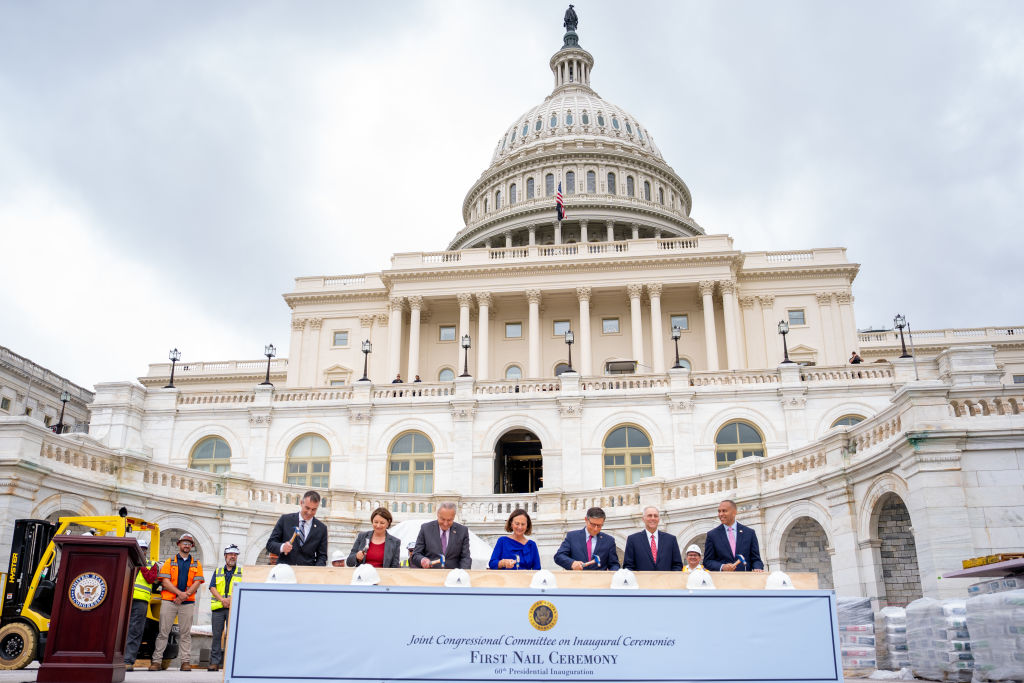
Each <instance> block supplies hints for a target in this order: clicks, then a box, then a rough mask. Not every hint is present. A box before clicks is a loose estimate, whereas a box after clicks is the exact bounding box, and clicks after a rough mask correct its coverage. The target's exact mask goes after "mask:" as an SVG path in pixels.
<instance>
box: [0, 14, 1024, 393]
mask: <svg viewBox="0 0 1024 683" xmlns="http://www.w3.org/2000/svg"><path fill="white" fill-rule="evenodd" d="M565 5H566V3H564V2H522V1H520V2H497V1H495V2H486V3H481V2H470V1H469V0H465V1H451V0H445V1H444V2H441V1H440V0H438V1H437V2H430V3H427V2H393V3H387V4H385V3H342V2H335V1H326V0H325V1H322V2H317V1H307V2H302V3H292V2H268V1H261V0H244V1H242V0H237V1H231V0H226V1H222V2H216V3H209V2H199V1H198V0H194V1H192V0H185V1H182V2H174V3H167V2H150V1H146V0H138V1H134V2H113V1H100V2H89V3H84V2H80V3H67V2H57V1H51V0H0V345H4V346H8V347H9V348H11V349H13V350H14V351H16V352H18V353H21V354H22V355H26V356H28V357H30V358H32V359H34V360H35V361H37V362H38V363H40V364H42V365H45V366H47V367H49V368H50V369H52V370H54V371H56V372H59V373H62V374H64V375H66V376H67V377H69V378H70V379H72V380H74V381H76V382H78V383H80V384H82V385H85V386H87V387H89V386H92V385H93V384H94V383H96V382H103V381H112V380H124V379H130V378H133V377H136V376H139V375H142V374H145V372H146V368H147V364H148V363H151V362H158V361H161V360H164V359H165V358H166V355H167V350H168V349H169V348H170V347H172V346H177V347H178V348H180V349H181V350H182V359H183V360H193V361H194V360H222V359H242V358H258V357H260V354H261V352H262V349H263V345H264V344H265V343H267V342H274V343H276V344H277V345H278V347H279V349H280V353H281V355H287V341H288V336H289V324H288V308H287V306H286V305H285V303H284V301H283V300H282V299H281V294H282V293H284V292H287V291H289V290H290V289H291V287H292V284H293V278H294V277H296V276H300V275H318V274H347V273H362V272H368V271H375V270H381V269H383V268H386V267H388V265H389V262H390V261H389V259H390V255H391V254H392V253H393V252H395V251H431V250H439V249H443V248H444V247H445V246H446V244H447V243H448V241H449V240H450V239H451V237H452V236H453V235H454V234H455V233H456V232H457V231H458V230H459V229H460V228H461V227H462V221H461V206H462V200H463V197H464V194H465V192H466V190H468V189H469V186H470V185H471V184H472V182H473V181H474V180H475V179H476V178H477V176H478V175H479V174H480V172H481V171H483V170H484V168H485V167H486V166H487V164H488V163H489V161H490V157H491V153H492V151H493V148H494V145H495V143H496V142H497V140H498V137H499V136H500V135H501V134H502V133H503V132H504V131H505V130H506V128H507V126H508V125H510V124H511V123H512V122H513V121H514V120H515V119H516V118H517V117H518V116H519V115H520V114H521V113H522V112H523V111H525V110H527V109H529V108H530V107H531V106H533V105H534V104H536V103H538V102H540V101H541V100H542V99H543V98H544V96H546V95H547V94H548V93H549V92H550V89H551V82H552V77H551V74H550V71H549V70H548V66H547V63H548V58H549V57H550V55H551V54H552V53H553V52H554V51H556V50H557V49H558V48H559V47H560V46H561V36H562V32H563V29H562V26H561V19H562V13H563V11H564V9H565ZM576 10H577V12H578V13H579V15H580V26H579V35H580V40H581V44H582V45H583V47H585V48H586V49H587V50H589V51H590V52H591V53H592V54H593V55H594V57H595V60H596V64H595V67H594V71H593V78H592V84H593V86H594V88H595V89H596V90H597V92H598V93H599V94H600V95H601V96H602V97H604V98H605V99H607V100H610V101H611V102H614V103H616V104H618V105H620V106H622V107H624V108H625V109H626V110H627V111H629V112H630V113H632V114H634V115H635V116H636V117H637V118H638V119H639V120H640V121H641V122H642V123H643V124H644V125H645V126H646V127H647V128H649V129H650V131H651V132H652V133H653V135H654V138H655V141H656V142H657V143H658V145H659V147H660V148H661V150H662V153H663V154H664V156H665V158H666V160H667V161H668V162H669V164H671V165H672V166H673V167H674V168H675V170H676V172H677V173H679V175H680V176H681V177H682V178H683V179H684V180H685V181H686V183H687V184H688V185H689V187H690V189H691V191H692V193H693V198H694V206H693V216H694V218H696V220H697V221H699V222H700V223H701V224H702V225H703V226H704V227H705V229H706V230H707V231H708V232H709V233H729V234H731V235H733V236H734V237H735V238H736V244H737V246H738V248H740V249H743V250H761V249H807V248H812V247H826V246H845V247H847V248H848V256H849V258H850V259H851V260H852V261H855V262H857V263H860V264H862V268H861V271H860V276H859V277H858V279H857V281H856V283H855V285H854V294H855V296H856V312H857V323H858V326H859V327H861V328H863V327H868V326H882V325H891V321H892V316H893V314H894V313H896V312H903V313H905V314H906V315H907V316H908V318H909V319H910V321H911V324H912V325H913V326H914V327H915V328H916V329H928V328H937V327H968V326H981V325H1009V324H1014V325H1020V324H1022V323H1024V305H1022V304H1021V289H1022V284H1024V275H1022V272H1024V269H1022V268H1021V265H1020V259H1021V255H1022V253H1024V237H1022V222H1024V220H1022V217H1024V3H1020V2H1017V1H1015V0H1008V1H1006V2H988V1H984V0H970V1H968V0H964V1H963V2H943V1H937V0H922V1H920V2H912V1H909V0H906V1H899V2H892V1H891V0H885V1H874V2H873V1H868V2H857V3H834V2H820V0H807V1H796V0H792V1H774V2H771V3H766V2H753V1H751V2H738V1H730V0H724V1H720V2H711V1H701V2H672V3H664V4H654V3H645V2H633V3H622V2H605V1H601V0H578V1H577V2H576Z"/></svg>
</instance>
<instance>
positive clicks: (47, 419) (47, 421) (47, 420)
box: [43, 415, 53, 427]
mask: <svg viewBox="0 0 1024 683" xmlns="http://www.w3.org/2000/svg"><path fill="white" fill-rule="evenodd" d="M51 422H53V418H52V417H50V416H49V415H45V416H43V424H44V425H46V426H47V427H49V426H50V423H51Z"/></svg>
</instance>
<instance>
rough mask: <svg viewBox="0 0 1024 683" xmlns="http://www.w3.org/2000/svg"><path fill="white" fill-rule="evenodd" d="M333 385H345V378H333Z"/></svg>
mask: <svg viewBox="0 0 1024 683" xmlns="http://www.w3.org/2000/svg"><path fill="white" fill-rule="evenodd" d="M331 386H332V387H343V386H345V380H343V379H332V380H331Z"/></svg>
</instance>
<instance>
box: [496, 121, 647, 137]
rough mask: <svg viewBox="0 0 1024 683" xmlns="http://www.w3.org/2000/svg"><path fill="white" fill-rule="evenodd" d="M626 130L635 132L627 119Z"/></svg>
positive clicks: (630, 132) (631, 132)
mask: <svg viewBox="0 0 1024 683" xmlns="http://www.w3.org/2000/svg"><path fill="white" fill-rule="evenodd" d="M626 132H627V133H629V134H630V135H632V134H633V126H631V125H629V121H626ZM512 138H513V139H515V135H513V136H512Z"/></svg>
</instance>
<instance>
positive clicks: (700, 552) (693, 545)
mask: <svg viewBox="0 0 1024 683" xmlns="http://www.w3.org/2000/svg"><path fill="white" fill-rule="evenodd" d="M686 552H687V553H697V554H698V555H700V556H701V557H703V556H704V551H703V550H701V549H700V546H699V545H697V544H696V543H691V544H690V547H689V548H687V549H686Z"/></svg>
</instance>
